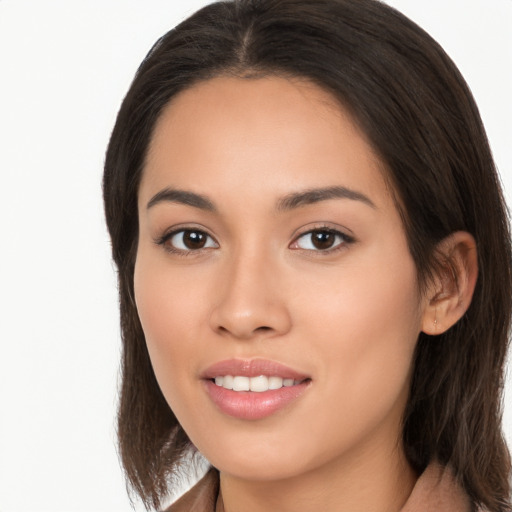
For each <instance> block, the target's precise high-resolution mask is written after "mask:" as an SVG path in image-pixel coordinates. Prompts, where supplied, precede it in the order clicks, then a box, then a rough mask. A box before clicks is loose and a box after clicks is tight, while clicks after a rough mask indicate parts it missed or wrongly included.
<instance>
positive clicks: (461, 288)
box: [422, 231, 478, 335]
mask: <svg viewBox="0 0 512 512" xmlns="http://www.w3.org/2000/svg"><path fill="white" fill-rule="evenodd" d="M436 250H437V253H438V260H439V261H440V262H441V264H440V265H439V266H438V268H437V269H436V271H435V272H436V274H435V276H434V280H433V282H432V283H431V285H430V286H429V288H428V292H427V294H426V297H425V301H426V304H425V309H424V313H423V323H422V331H423V332H424V333H425V334H430V335H437V334H442V333H443V332H445V331H447V330H448V329H449V328H450V327H452V326H453V325H455V324H456V323H457V322H458V321H459V320H460V318H462V316H463V315H464V313H465V312H466V311H467V309H468V308H469V305H470V304H471V299H472V298H473V292H474V290H475V285H476V280H477V277H478V254H477V246H476V242H475V239H474V238H473V236H472V235H470V234H469V233H467V232H466V231H457V232H455V233H452V234H451V235H449V236H448V237H446V238H445V239H443V240H442V241H441V242H440V243H439V245H438V246H437V248H436Z"/></svg>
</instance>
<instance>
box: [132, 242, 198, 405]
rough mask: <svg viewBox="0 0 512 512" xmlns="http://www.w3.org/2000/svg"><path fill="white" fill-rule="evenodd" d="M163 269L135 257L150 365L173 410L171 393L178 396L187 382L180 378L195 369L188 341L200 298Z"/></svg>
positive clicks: (137, 297) (136, 285)
mask: <svg viewBox="0 0 512 512" xmlns="http://www.w3.org/2000/svg"><path fill="white" fill-rule="evenodd" d="M164 267H166V265H165V264H164V265H162V263H161V262H159V261H158V259H155V258H150V257H146V255H145V254H144V253H143V252H142V253H141V254H139V256H138V258H137V263H136V265H135V273H134V288H135V302H136V305H137V311H138V313H139V318H140V321H141V324H142V328H143V331H144V335H145V338H146V345H147V348H148V352H149V356H150V359H151V364H152V366H153V370H154V372H155V375H156V378H157V380H158V383H159V385H160V387H161V389H162V391H163V392H164V395H165V397H166V399H167V400H168V402H169V405H170V406H171V408H174V407H173V403H172V402H173V400H174V398H173V397H174V396H175V395H176V392H175V391H174V390H177V392H178V393H179V390H180V389H181V387H182V386H183V384H184V383H186V382H187V380H186V379H184V378H183V376H184V375H185V374H186V373H187V372H188V373H190V369H191V368H193V367H194V366H195V365H194V358H195V357H197V350H194V348H195V347H194V344H191V343H190V339H191V338H194V337H196V338H197V337H199V335H198V333H197V328H198V316H199V308H198V301H197V300H194V297H199V296H201V295H198V291H196V290H195V289H194V282H191V281H190V280H189V281H184V280H183V279H182V280H180V274H182V273H180V272H179V271H178V272H170V271H169V269H168V268H167V269H166V268H164ZM169 391H171V393H169ZM181 393H183V391H182V392H181Z"/></svg>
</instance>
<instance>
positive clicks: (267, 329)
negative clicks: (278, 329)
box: [255, 325, 272, 331]
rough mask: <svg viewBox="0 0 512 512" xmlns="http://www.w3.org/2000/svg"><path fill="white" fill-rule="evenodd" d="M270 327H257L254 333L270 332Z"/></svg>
mask: <svg viewBox="0 0 512 512" xmlns="http://www.w3.org/2000/svg"><path fill="white" fill-rule="evenodd" d="M271 330H272V327H267V326H266V325H262V326H261V327H258V328H257V329H255V331H271Z"/></svg>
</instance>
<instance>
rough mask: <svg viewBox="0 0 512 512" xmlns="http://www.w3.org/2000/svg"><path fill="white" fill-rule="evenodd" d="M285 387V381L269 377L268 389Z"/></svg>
mask: <svg viewBox="0 0 512 512" xmlns="http://www.w3.org/2000/svg"><path fill="white" fill-rule="evenodd" d="M282 387H283V379H282V378H281V377H269V378H268V389H279V388H282Z"/></svg>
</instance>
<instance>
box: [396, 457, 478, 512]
mask: <svg viewBox="0 0 512 512" xmlns="http://www.w3.org/2000/svg"><path fill="white" fill-rule="evenodd" d="M474 510H475V509H474V508H473V507H472V505H471V501H470V499H469V497H468V496H467V494H466V493H465V492H464V490H463V489H462V487H461V486H460V484H459V483H458V481H457V479H456V478H455V476H454V474H453V472H452V471H451V469H450V468H449V467H444V466H441V465H440V464H437V463H432V464H430V465H429V466H428V467H427V469H426V470H425V471H424V472H423V474H421V475H420V477H419V478H418V481H417V482H416V485H415V486H414V489H413V490H412V493H411V495H410V497H409V499H408V500H407V503H406V504H405V505H404V507H403V508H402V510H401V512H420V511H421V512H474Z"/></svg>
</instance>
